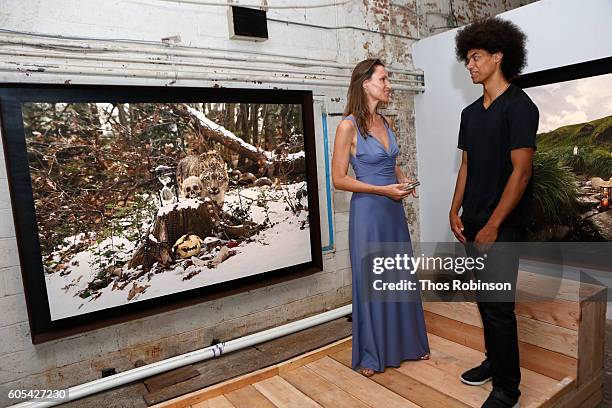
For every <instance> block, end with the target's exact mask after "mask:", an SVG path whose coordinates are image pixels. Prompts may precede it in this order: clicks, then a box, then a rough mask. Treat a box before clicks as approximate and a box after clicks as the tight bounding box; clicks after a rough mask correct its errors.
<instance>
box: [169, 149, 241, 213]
mask: <svg viewBox="0 0 612 408" xmlns="http://www.w3.org/2000/svg"><path fill="white" fill-rule="evenodd" d="M191 177H198V178H199V179H200V181H201V182H202V189H203V193H202V196H201V197H202V198H203V197H209V198H210V199H211V200H213V201H214V202H216V203H217V204H218V205H219V207H223V202H224V201H225V192H226V191H227V186H228V183H229V177H228V175H227V164H226V163H225V162H224V161H223V159H222V158H221V156H220V155H219V153H217V152H215V151H214V150H211V151H209V152H207V153H204V154H202V155H189V156H187V157H185V158H183V159H182V160H181V161H180V162H179V163H178V165H177V167H176V181H177V183H178V185H179V186H181V196H182V198H188V197H189V196H188V195H186V191H185V188H184V187H183V183H185V182H186V181H187V179H188V178H191Z"/></svg>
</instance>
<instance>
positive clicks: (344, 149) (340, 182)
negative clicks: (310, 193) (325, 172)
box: [332, 120, 409, 200]
mask: <svg viewBox="0 0 612 408" xmlns="http://www.w3.org/2000/svg"><path fill="white" fill-rule="evenodd" d="M356 135H357V129H356V128H355V125H354V124H353V123H352V122H351V121H349V120H343V121H342V122H340V125H338V128H337V129H336V139H335V141H334V154H333V156H332V181H333V183H334V187H335V188H336V189H338V190H344V191H351V192H354V193H370V194H380V195H385V196H387V197H389V198H392V199H394V200H399V199H402V198H404V197H406V196H407V195H408V194H409V192H407V191H404V190H401V189H400V188H399V187H401V184H389V185H386V186H376V185H373V184H368V183H364V182H362V181H359V180H356V179H354V178H353V177H351V176H349V175H348V166H349V157H350V156H349V155H350V154H351V146H352V145H353V140H355V138H356V137H357V136H356Z"/></svg>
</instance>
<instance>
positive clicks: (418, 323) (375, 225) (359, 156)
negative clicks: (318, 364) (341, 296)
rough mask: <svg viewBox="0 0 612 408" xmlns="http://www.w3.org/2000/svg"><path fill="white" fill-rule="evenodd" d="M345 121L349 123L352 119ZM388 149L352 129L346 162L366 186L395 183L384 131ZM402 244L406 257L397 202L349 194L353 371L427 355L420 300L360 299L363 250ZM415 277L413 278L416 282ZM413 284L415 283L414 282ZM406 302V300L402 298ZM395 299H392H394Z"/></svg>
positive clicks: (393, 151) (394, 149) (394, 150)
mask: <svg viewBox="0 0 612 408" xmlns="http://www.w3.org/2000/svg"><path fill="white" fill-rule="evenodd" d="M346 119H349V120H351V121H353V123H355V119H354V117H353V116H352V115H350V116H348V117H347V118H346ZM387 135H388V139H389V149H388V150H385V148H384V146H383V145H382V144H381V143H380V142H379V141H378V140H377V139H376V138H374V137H373V136H368V137H367V138H365V139H364V138H363V137H362V135H361V134H360V133H359V130H357V147H356V154H355V156H353V155H352V154H351V155H350V163H351V165H352V167H353V170H354V172H355V176H356V178H357V180H360V181H363V182H364V183H368V184H375V185H387V184H394V183H397V177H396V175H395V161H396V158H397V155H398V154H399V148H398V146H397V141H396V140H395V135H394V134H393V131H392V130H391V129H390V128H389V127H387ZM381 242H388V243H394V244H393V245H396V243H402V244H401V245H402V246H403V243H405V249H404V253H407V254H408V255H409V256H411V255H412V247H411V242H410V232H409V231H408V225H407V224H406V218H405V214H404V208H403V206H402V202H401V201H395V200H392V199H390V198H388V197H385V196H382V195H377V194H369V193H353V196H352V198H351V206H350V214H349V249H350V257H351V269H352V277H353V282H352V284H353V288H352V292H353V323H352V327H353V361H352V366H353V369H357V368H361V367H363V368H371V369H373V370H376V371H383V370H384V369H385V367H398V366H399V365H400V363H401V362H402V361H403V360H416V359H419V358H420V357H422V356H423V355H424V354H426V353H429V343H428V340H427V334H426V329H425V319H424V316H423V307H422V304H421V302H420V298H418V299H417V300H416V301H415V300H414V296H413V297H412V299H413V300H412V301H377V300H372V301H370V300H369V299H365V298H364V292H363V290H362V289H363V285H369V284H370V282H371V279H370V277H368V276H366V274H371V273H372V271H371V270H363V267H362V261H363V259H364V256H366V254H364V252H365V250H367V248H368V246H369V245H370V246H372V245H375V243H381ZM415 277H416V275H414V276H413V278H412V279H413V280H414V281H417V280H416V278H415ZM417 283H418V281H417ZM407 298H410V296H407ZM395 300H397V298H396V299H395Z"/></svg>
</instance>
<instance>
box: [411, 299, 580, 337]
mask: <svg viewBox="0 0 612 408" xmlns="http://www.w3.org/2000/svg"><path fill="white" fill-rule="evenodd" d="M423 309H424V310H428V311H430V312H433V313H437V314H439V315H442V316H446V317H449V318H451V319H455V320H458V321H461V322H463V323H467V324H471V325H472V326H478V327H482V320H481V319H480V313H479V312H478V306H477V305H476V303H475V302H423ZM515 313H516V315H517V316H523V317H526V318H529V319H533V320H537V321H542V322H546V323H550V324H553V325H555V326H560V327H565V328H567V329H572V330H578V324H579V322H580V303H578V302H569V301H566V300H554V301H533V300H532V301H528V300H521V301H519V302H516V307H515Z"/></svg>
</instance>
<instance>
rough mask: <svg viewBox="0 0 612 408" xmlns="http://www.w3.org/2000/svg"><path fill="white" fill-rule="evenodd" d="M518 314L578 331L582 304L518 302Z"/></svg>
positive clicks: (523, 300)
mask: <svg viewBox="0 0 612 408" xmlns="http://www.w3.org/2000/svg"><path fill="white" fill-rule="evenodd" d="M516 314H517V315H521V316H525V317H528V318H531V319H535V320H540V321H543V322H547V323H550V324H554V325H555V326H561V327H566V328H568V329H572V330H578V324H579V323H580V304H579V303H577V302H570V301H567V300H562V299H557V300H551V301H547V300H537V301H535V300H526V299H522V300H519V301H518V302H516Z"/></svg>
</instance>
